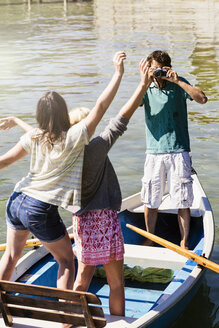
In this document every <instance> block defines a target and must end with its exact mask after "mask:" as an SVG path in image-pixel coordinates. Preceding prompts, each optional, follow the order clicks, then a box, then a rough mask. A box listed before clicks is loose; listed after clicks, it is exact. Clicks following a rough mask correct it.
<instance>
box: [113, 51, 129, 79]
mask: <svg viewBox="0 0 219 328" xmlns="http://www.w3.org/2000/svg"><path fill="white" fill-rule="evenodd" d="M125 59H126V53H125V52H124V51H117V52H116V53H115V55H114V57H113V63H114V66H115V70H116V72H118V73H119V74H120V75H123V73H124V64H123V61H124V60H125Z"/></svg>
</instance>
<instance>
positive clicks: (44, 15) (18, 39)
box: [0, 0, 219, 328]
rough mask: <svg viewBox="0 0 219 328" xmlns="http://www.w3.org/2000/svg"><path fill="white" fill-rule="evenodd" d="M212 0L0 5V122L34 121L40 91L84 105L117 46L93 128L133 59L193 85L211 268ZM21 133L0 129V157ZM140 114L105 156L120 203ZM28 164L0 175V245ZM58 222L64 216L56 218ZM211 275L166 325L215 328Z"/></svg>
mask: <svg viewBox="0 0 219 328" xmlns="http://www.w3.org/2000/svg"><path fill="white" fill-rule="evenodd" d="M218 10H219V1H218V0H217V1H213V0H208V1H207V0H206V1H204V0H203V1H201V0H200V1H198V0H197V1H190V0H184V1H179V0H178V1H173V0H172V1H164V0H163V1H162V0H147V1H146V0H136V1H134V0H132V1H131V0H127V1H124V0H108V1H106V0H94V1H89V2H71V3H69V4H68V5H67V6H65V5H64V3H62V2H46V3H42V4H40V3H38V2H33V4H32V5H31V6H28V4H27V3H22V1H20V2H19V0H14V1H13V0H10V1H9V0H0V88H1V92H0V116H1V117H5V116H8V115H17V116H19V117H20V118H22V119H25V120H26V122H28V123H30V124H35V117H34V115H35V108H36V103H37V100H38V99H39V97H40V96H41V95H42V94H43V93H44V92H45V91H47V90H56V91H58V92H60V93H61V94H62V95H63V96H64V97H65V99H66V101H67V104H68V107H69V109H70V108H72V107H76V106H86V107H90V108H91V107H92V106H93V105H94V103H95V100H96V99H97V97H98V95H99V94H100V92H101V91H102V90H103V88H104V87H105V86H106V84H107V82H108V81H109V79H110V77H111V76H112V73H113V65H112V57H113V54H114V53H115V51H118V50H125V51H126V52H127V60H126V62H125V74H124V78H123V81H122V83H121V87H120V89H119V91H118V94H117V96H116V98H115V100H114V102H113V104H112V105H111V108H110V109H109V111H108V112H107V113H106V115H105V117H104V119H103V121H102V122H101V124H100V126H99V127H98V129H97V133H98V132H99V131H100V130H101V129H103V127H104V126H105V125H106V123H107V122H108V121H109V118H110V117H112V116H114V115H115V114H116V113H117V112H118V110H119V109H120V107H121V106H122V105H123V104H124V103H125V101H126V100H127V99H128V97H129V96H130V95H131V93H132V92H133V91H134V89H135V87H136V86H137V83H138V81H139V69H138V63H139V61H140V59H141V58H142V57H145V56H147V55H148V54H149V53H150V52H151V51H153V50H155V49H165V50H167V51H168V52H169V54H170V55H171V57H172V64H173V68H174V69H175V70H176V71H177V72H178V73H179V75H182V76H184V77H185V78H186V79H188V80H189V81H190V83H192V84H194V85H196V86H197V87H199V88H201V89H202V90H203V91H204V92H205V93H206V95H207V96H208V99H209V101H208V103H207V104H205V105H199V104H197V103H195V102H190V103H189V104H188V112H189V130H190V137H191V148H192V158H193V166H194V167H195V169H196V170H197V172H198V175H199V179H200V181H201V183H202V185H203V187H204V189H205V191H206V193H207V195H208V197H209V200H210V202H211V206H212V208H213V212H214V217H215V226H216V240H215V248H214V252H213V256H212V260H213V261H215V262H217V263H219V229H218V225H219V201H218V199H219V187H218V183H219V177H218V163H219V154H218V150H219V132H218V131H219V130H218V127H219V124H218V123H219V84H218V77H219V76H218V75H219V74H218V72H219V64H218V63H219V61H218V56H219V47H218V44H219V30H218V26H219V24H218V23H219V21H218V17H219V16H218V12H219V11H218ZM21 135H22V132H21V131H20V130H19V128H14V129H13V130H11V131H5V132H3V131H2V132H0V138H1V143H0V154H3V153H4V152H5V151H7V150H8V149H9V148H10V147H11V146H12V145H14V144H15V142H16V141H17V140H18V139H19V137H20V136H21ZM145 144H146V143H145V133H144V116H143V110H142V109H141V108H139V109H138V110H137V111H136V113H135V114H134V116H133V117H132V119H131V121H130V124H129V129H128V131H127V132H126V133H125V135H124V136H123V137H122V138H121V139H120V141H118V143H117V144H116V145H115V146H114V148H113V149H112V150H111V152H110V158H111V160H112V162H113V164H114V166H115V169H116V171H117V173H118V177H119V181H120V183H121V188H122V193H123V197H125V196H129V195H131V194H132V193H135V192H137V191H139V189H140V186H141V177H142V174H143V164H144V158H145ZM28 160H29V158H25V159H24V160H21V161H20V162H17V163H16V164H14V165H12V166H10V167H8V168H7V169H4V170H3V171H1V175H0V220H1V221H0V222H1V225H0V232H1V235H0V242H5V234H6V226H5V219H4V210H5V205H6V201H7V198H8V196H9V195H10V193H11V191H12V190H13V187H14V184H15V183H16V182H17V181H18V180H19V179H20V178H21V177H22V176H23V175H24V174H26V172H27V171H28ZM62 216H63V218H64V219H65V222H66V224H69V223H70V222H71V217H70V216H69V213H67V212H64V211H63V212H62ZM218 295H219V279H218V275H217V274H216V273H214V272H211V271H210V270H208V271H207V274H206V277H205V281H204V282H203V284H202V286H201V288H200V290H199V292H198V294H197V296H196V298H195V299H194V301H193V302H192V304H191V305H190V306H189V308H188V309H187V311H186V312H185V313H184V315H183V316H182V317H181V318H179V319H178V321H177V323H176V324H175V325H174V328H179V327H180V328H181V327H202V328H207V327H208V328H209V327H214V328H215V327H219V311H218V306H219V296H218Z"/></svg>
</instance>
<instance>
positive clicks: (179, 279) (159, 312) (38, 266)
mask: <svg viewBox="0 0 219 328" xmlns="http://www.w3.org/2000/svg"><path fill="white" fill-rule="evenodd" d="M192 177H193V179H194V182H193V186H194V195H195V197H194V202H193V205H192V208H191V229H190V238H189V240H190V241H189V249H190V250H191V251H193V252H194V253H196V254H198V255H204V256H205V258H207V259H208V258H209V257H210V255H211V252H212V249H213V243H214V221H213V214H212V210H211V206H210V204H209V201H208V198H207V196H206V195H205V193H204V191H203V188H202V186H201V184H200V182H199V180H198V177H197V175H196V173H194V174H193V176H192ZM119 217H120V223H121V227H122V231H123V235H124V241H125V265H126V268H127V266H128V269H130V270H135V269H136V266H137V269H139V270H140V271H141V270H146V271H147V270H149V275H148V276H149V280H148V281H144V282H143V281H135V280H132V279H126V280H125V299H126V312H125V316H124V317H119V316H111V315H110V313H109V307H108V295H109V287H108V285H107V282H106V279H105V278H97V277H94V278H93V280H92V283H91V286H90V288H89V292H91V293H94V294H96V295H97V296H98V297H99V299H100V300H101V302H102V307H103V310H104V314H105V318H106V319H107V325H106V327H107V328H111V327H112V328H113V327H116V328H118V327H119V328H123V327H130V328H137V327H138V328H140V327H141V328H143V327H150V328H156V327H159V328H160V327H162V328H165V327H170V326H171V324H172V323H173V322H174V321H175V320H176V319H177V318H178V317H179V315H180V314H181V313H182V312H183V311H184V309H185V308H186V306H187V305H188V304H189V303H190V302H191V300H192V298H193V296H194V295H195V293H196V292H197V290H198V288H199V286H200V284H201V282H202V278H203V276H204V273H205V270H206V268H204V267H202V266H200V265H198V264H197V263H196V262H194V261H191V260H188V258H186V257H184V256H182V255H179V254H177V253H175V252H174V251H172V250H169V249H167V248H164V247H161V246H160V245H158V244H156V245H155V246H154V247H149V246H141V243H142V242H143V240H144V237H143V236H141V235H139V234H137V233H136V232H134V231H132V230H130V229H128V228H127V227H126V224H127V223H129V224H132V225H134V226H137V227H139V228H142V229H145V225H144V214H143V205H142V203H141V200H140V194H139V193H137V194H135V195H133V196H130V197H128V198H126V199H124V200H123V203H122V209H121V212H120V213H119ZM71 230H72V227H69V232H72V231H71ZM156 235H158V236H160V237H162V238H164V239H166V240H168V241H171V242H173V243H174V244H177V245H179V242H180V233H179V228H178V223H177V210H176V209H174V208H172V207H171V203H170V199H169V196H168V194H167V193H166V194H165V195H164V197H163V202H162V204H161V206H160V208H159V216H158V223H157V228H156ZM133 268H134V269H133ZM151 268H153V269H151ZM152 271H153V272H155V276H154V277H153V274H152V273H151V272H152ZM141 272H142V271H141ZM164 272H169V273H170V272H171V277H169V278H168V279H169V281H167V279H166V280H165V279H163V278H164V276H162V274H163V273H164ZM56 273H57V263H56V261H55V260H54V258H53V257H52V256H51V255H50V254H48V252H47V251H46V250H45V248H44V247H42V246H40V247H38V248H37V249H33V250H31V251H29V252H28V253H26V254H25V255H24V257H22V258H21V259H20V261H19V263H18V265H17V267H16V270H15V272H14V275H13V279H12V280H13V281H18V282H23V283H27V284H35V285H45V286H52V287H53V286H54V287H55V283H56ZM160 273H161V276H159V274H160ZM157 277H160V278H159V279H157ZM132 278H133V277H132ZM138 280H139V279H138ZM52 325H53V327H54V328H55V327H60V323H52ZM0 326H1V327H4V323H3V319H0ZM48 326H49V323H48V321H42V320H33V319H28V318H26V319H24V318H19V317H14V325H13V327H19V328H28V327H35V328H36V327H48Z"/></svg>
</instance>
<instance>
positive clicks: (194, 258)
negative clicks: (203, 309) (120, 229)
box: [126, 224, 219, 273]
mask: <svg viewBox="0 0 219 328" xmlns="http://www.w3.org/2000/svg"><path fill="white" fill-rule="evenodd" d="M126 227H127V228H130V229H132V230H133V231H135V232H137V233H139V234H140V235H142V236H144V237H146V238H149V239H151V240H153V241H154V242H156V243H157V244H160V245H162V246H164V247H167V248H169V249H171V250H172V251H174V252H176V253H178V254H180V255H183V256H185V257H187V258H189V259H190V260H192V261H194V262H196V263H198V264H200V265H201V266H203V267H206V268H208V269H211V270H213V271H215V272H217V273H219V265H218V264H217V263H215V262H212V261H210V260H208V259H206V258H204V257H203V256H199V255H197V254H195V253H193V252H191V251H189V250H187V249H184V248H182V247H180V246H178V245H175V244H173V243H171V242H170V241H168V240H166V239H163V238H160V237H158V236H156V235H154V234H152V233H150V232H147V231H145V230H142V229H140V228H138V227H135V226H133V225H131V224H126Z"/></svg>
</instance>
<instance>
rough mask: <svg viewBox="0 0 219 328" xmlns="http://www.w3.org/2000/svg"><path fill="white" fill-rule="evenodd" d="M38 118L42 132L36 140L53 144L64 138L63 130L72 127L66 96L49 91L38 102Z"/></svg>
mask: <svg viewBox="0 0 219 328" xmlns="http://www.w3.org/2000/svg"><path fill="white" fill-rule="evenodd" d="M36 119H37V122H38V124H39V128H40V129H41V130H42V133H39V134H37V135H35V136H34V137H33V138H34V139H35V140H39V139H42V140H43V143H44V144H49V145H50V146H51V148H52V147H53V144H54V143H55V142H56V141H58V139H59V140H60V141H62V140H63V138H64V137H63V132H66V131H68V129H69V128H70V126H71V125H70V120H69V115H68V108H67V105H66V102H65V100H64V98H63V97H62V96H61V95H59V94H58V93H57V92H55V91H50V92H47V93H46V94H45V95H44V96H42V97H41V98H40V99H39V101H38V103H37V110H36Z"/></svg>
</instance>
